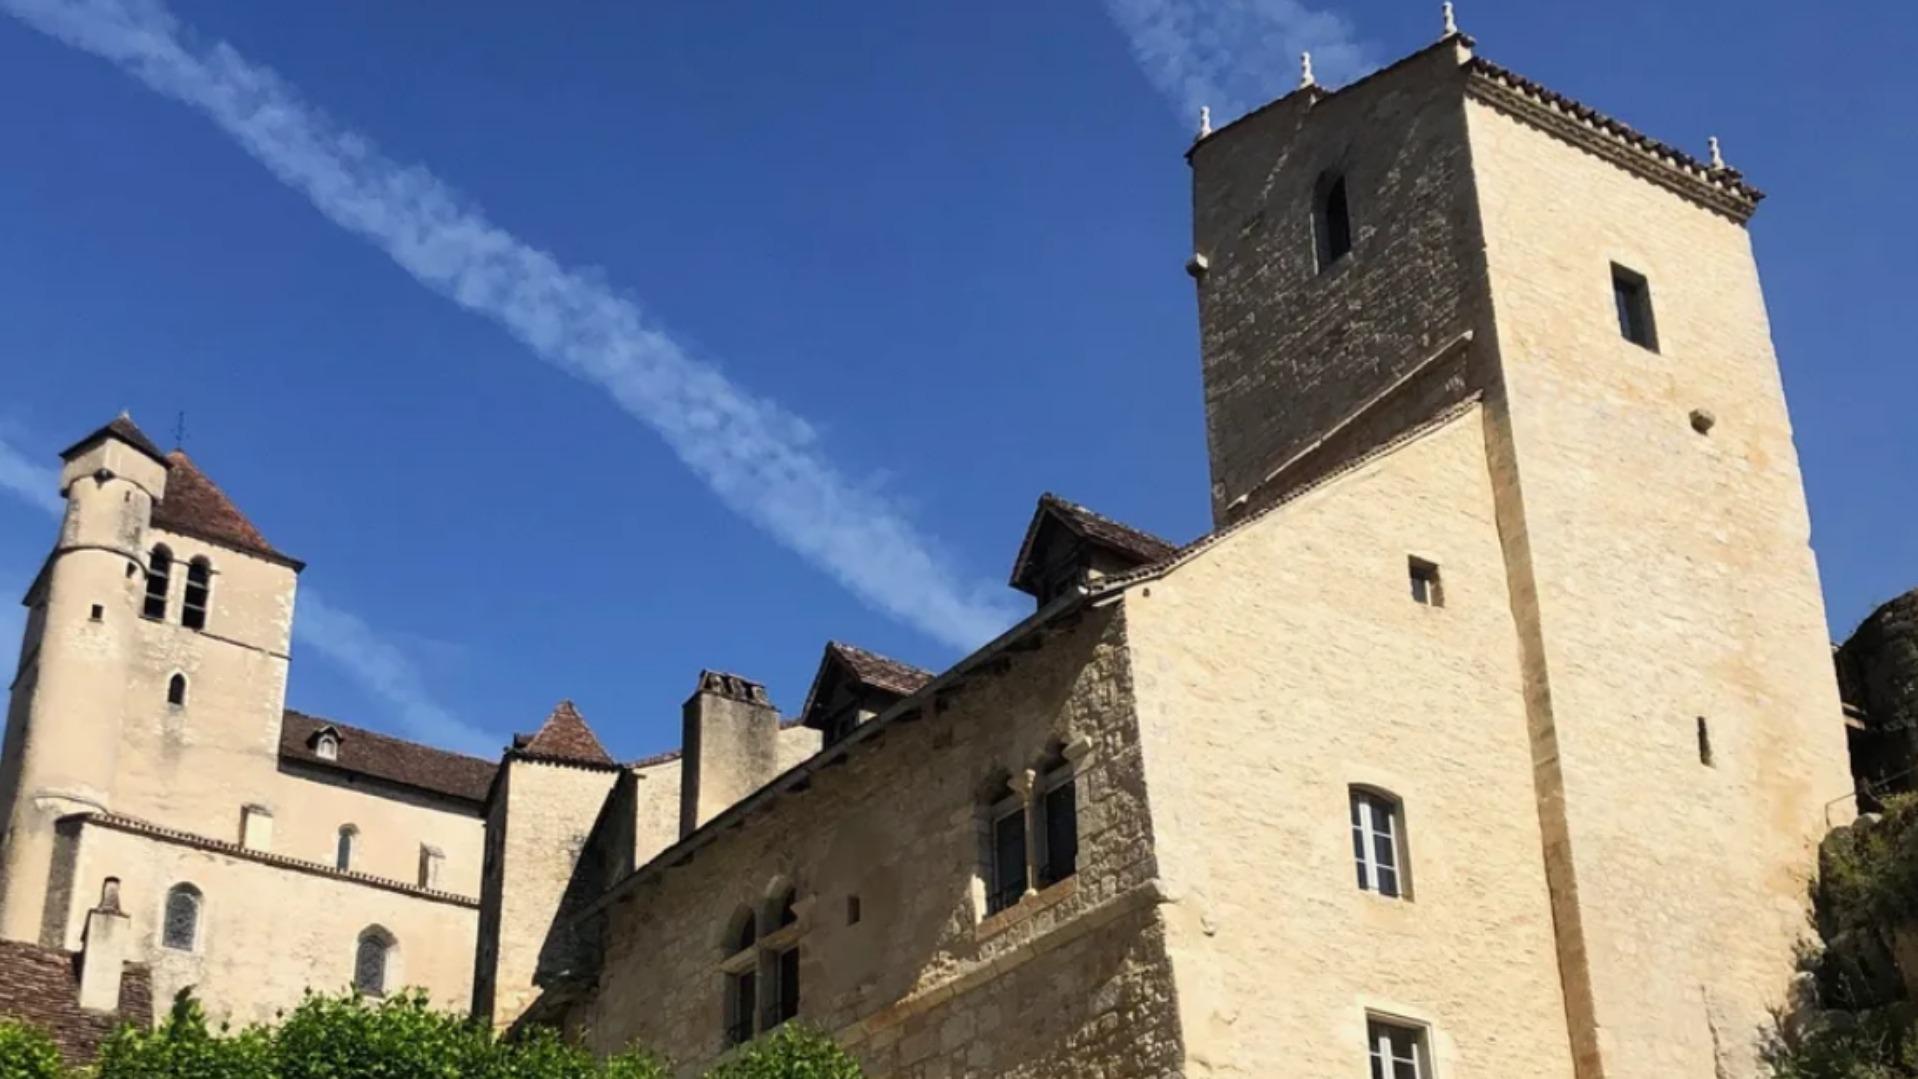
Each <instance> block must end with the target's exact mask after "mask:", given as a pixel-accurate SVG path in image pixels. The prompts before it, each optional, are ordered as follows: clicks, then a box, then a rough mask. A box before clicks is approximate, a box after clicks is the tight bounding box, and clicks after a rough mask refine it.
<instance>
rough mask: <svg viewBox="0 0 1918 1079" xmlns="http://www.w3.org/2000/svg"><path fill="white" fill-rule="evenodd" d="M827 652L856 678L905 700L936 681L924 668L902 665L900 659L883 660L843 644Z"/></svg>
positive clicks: (830, 645) (834, 644) (830, 646)
mask: <svg viewBox="0 0 1918 1079" xmlns="http://www.w3.org/2000/svg"><path fill="white" fill-rule="evenodd" d="M826 651H828V652H829V653H832V654H834V655H836V656H838V657H839V659H840V660H842V661H844V663H845V664H846V667H847V669H848V670H850V671H852V673H853V675H854V677H856V678H858V679H859V680H860V681H861V682H864V683H865V684H866V685H869V686H878V687H879V688H880V689H883V690H886V691H887V692H889V693H897V694H899V695H900V696H901V697H910V696H912V695H913V694H914V693H917V692H918V691H919V688H920V687H921V686H924V685H925V684H926V683H927V682H930V681H932V679H933V674H932V672H931V671H928V670H926V669H924V668H923V667H915V666H913V665H912V664H910V663H901V662H900V661H898V660H896V659H891V658H888V657H886V656H882V655H880V654H879V653H877V652H868V651H866V650H865V649H863V648H858V647H855V646H853V645H850V644H846V643H844V642H842V641H832V642H829V643H828V644H827V645H826Z"/></svg>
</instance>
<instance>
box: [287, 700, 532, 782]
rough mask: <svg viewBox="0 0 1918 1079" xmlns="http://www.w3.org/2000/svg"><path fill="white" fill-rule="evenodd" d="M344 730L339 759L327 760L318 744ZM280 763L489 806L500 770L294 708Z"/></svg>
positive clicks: (466, 758) (470, 759)
mask: <svg viewBox="0 0 1918 1079" xmlns="http://www.w3.org/2000/svg"><path fill="white" fill-rule="evenodd" d="M327 728H332V729H333V730H335V731H337V732H339V736H340V750H339V753H340V755H339V759H338V760H327V759H326V758H324V757H321V756H320V755H319V753H318V751H317V750H315V748H314V744H315V742H316V741H317V736H318V735H319V733H320V732H321V731H322V730H325V729H327ZM280 759H281V760H283V761H298V762H299V763H301V764H303V765H311V766H314V767H318V768H325V769H328V770H331V771H337V772H347V773H351V774H357V775H364V776H371V777H373V778H375V779H383V780H386V781H387V782H389V783H398V784H400V785H402V786H407V787H413V788H416V789H419V790H423V791H430V792H432V793H434V794H444V795H447V796H449V797H453V798H463V799H465V800H467V801H471V802H484V801H485V800H486V795H487V791H488V790H489V789H490V788H491V787H492V785H493V773H495V772H497V771H498V770H499V766H498V765H496V764H494V763H493V762H492V761H487V760H481V759H480V758H478V757H468V756H466V755H465V754H462V753H453V752H449V751H447V750H444V749H435V748H434V747H432V746H426V745H421V744H419V743H418V742H408V741H406V740H404V739H400V738H394V737H391V736H389V735H384V734H379V733H377V732H374V731H369V730H366V729H364V728H361V727H349V726H347V725H346V724H344V723H335V722H333V721H332V720H330V719H322V718H320V717H318V716H309V715H307V714H305V713H303V712H295V711H293V710H292V709H288V710H287V711H286V713H285V714H284V715H283V716H282V717H281V721H280Z"/></svg>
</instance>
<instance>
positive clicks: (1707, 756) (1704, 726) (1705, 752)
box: [1698, 716, 1714, 768]
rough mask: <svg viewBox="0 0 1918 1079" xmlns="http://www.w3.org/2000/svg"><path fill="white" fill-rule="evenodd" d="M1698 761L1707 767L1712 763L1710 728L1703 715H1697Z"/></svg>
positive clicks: (1711, 765)
mask: <svg viewBox="0 0 1918 1079" xmlns="http://www.w3.org/2000/svg"><path fill="white" fill-rule="evenodd" d="M1698 763H1700V764H1702V765H1704V766H1705V767H1707V768H1711V767H1714V765H1713V764H1712V728H1711V724H1710V723H1708V722H1706V720H1705V717H1704V716H1699V717H1698Z"/></svg>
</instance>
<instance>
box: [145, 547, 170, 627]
mask: <svg viewBox="0 0 1918 1079" xmlns="http://www.w3.org/2000/svg"><path fill="white" fill-rule="evenodd" d="M172 581H173V552H172V551H169V550H167V549H166V547H165V546H164V545H162V546H159V547H155V548H154V549H153V550H152V551H151V552H149V553H148V554H147V592H146V603H145V605H144V606H142V607H141V608H140V613H141V614H143V615H145V616H146V617H148V618H157V619H162V620H164V619H165V618H166V597H167V589H168V587H169V586H170V585H171V584H172Z"/></svg>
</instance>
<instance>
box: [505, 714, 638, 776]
mask: <svg viewBox="0 0 1918 1079" xmlns="http://www.w3.org/2000/svg"><path fill="white" fill-rule="evenodd" d="M513 751H514V752H515V753H518V754H521V755H523V756H528V757H546V758H549V759H552V760H561V761H574V762H577V763H580V764H612V763H613V758H612V755H611V754H609V753H607V752H606V747H605V746H603V745H600V744H599V737H598V736H597V735H595V734H594V733H593V729H592V728H591V727H588V726H587V725H586V717H585V716H582V715H580V714H579V709H577V708H575V707H573V702H572V701H561V702H559V704H558V705H556V706H554V708H553V714H552V715H550V716H547V717H546V722H545V723H543V724H541V725H540V728H539V731H538V733H536V734H534V735H532V736H531V737H530V738H529V737H527V736H525V735H517V736H515V737H514V739H513Z"/></svg>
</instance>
